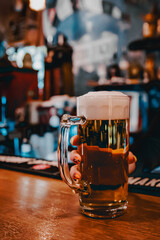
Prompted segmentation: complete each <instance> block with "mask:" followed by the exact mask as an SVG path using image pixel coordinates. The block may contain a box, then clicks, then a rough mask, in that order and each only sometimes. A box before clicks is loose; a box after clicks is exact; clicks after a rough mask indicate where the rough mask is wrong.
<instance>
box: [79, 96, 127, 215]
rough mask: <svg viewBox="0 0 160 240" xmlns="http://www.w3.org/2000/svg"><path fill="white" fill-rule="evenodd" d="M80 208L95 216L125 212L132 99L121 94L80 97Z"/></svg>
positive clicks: (85, 212)
mask: <svg viewBox="0 0 160 240" xmlns="http://www.w3.org/2000/svg"><path fill="white" fill-rule="evenodd" d="M77 115H79V116H82V115H84V116H85V117H86V119H87V120H86V123H85V124H83V125H79V127H78V136H79V144H80V145H79V147H78V151H79V153H80V155H81V158H82V161H81V164H80V172H81V181H80V182H81V184H85V185H87V188H88V191H89V193H88V194H84V193H80V206H81V210H82V212H83V213H84V214H86V215H89V216H91V217H115V216H118V215H121V214H123V213H124V212H125V210H126V208H127V195H128V162H127V156H128V149H129V99H128V97H127V96H126V95H124V94H122V93H117V92H96V93H95V92H94V93H89V94H86V95H84V96H81V97H79V98H78V105H77Z"/></svg>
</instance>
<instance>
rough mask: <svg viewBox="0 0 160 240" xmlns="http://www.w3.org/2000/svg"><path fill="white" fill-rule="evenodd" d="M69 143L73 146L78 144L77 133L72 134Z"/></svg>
mask: <svg viewBox="0 0 160 240" xmlns="http://www.w3.org/2000/svg"><path fill="white" fill-rule="evenodd" d="M70 143H71V144H72V145H74V146H78V145H79V137H78V136H77V135H75V136H73V137H72V138H71V140H70Z"/></svg>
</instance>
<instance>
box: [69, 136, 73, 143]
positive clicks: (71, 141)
mask: <svg viewBox="0 0 160 240" xmlns="http://www.w3.org/2000/svg"><path fill="white" fill-rule="evenodd" d="M70 143H71V144H72V145H73V137H72V138H71V140H70Z"/></svg>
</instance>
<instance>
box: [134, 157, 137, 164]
mask: <svg viewBox="0 0 160 240" xmlns="http://www.w3.org/2000/svg"><path fill="white" fill-rule="evenodd" d="M133 157H134V161H135V163H136V162H137V157H136V156H135V155H133Z"/></svg>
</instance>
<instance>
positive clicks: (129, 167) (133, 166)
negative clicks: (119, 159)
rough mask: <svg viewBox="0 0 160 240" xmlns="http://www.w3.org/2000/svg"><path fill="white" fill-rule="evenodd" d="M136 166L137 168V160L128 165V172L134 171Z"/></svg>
mask: <svg viewBox="0 0 160 240" xmlns="http://www.w3.org/2000/svg"><path fill="white" fill-rule="evenodd" d="M135 168H136V164H135V162H134V163H130V164H129V166H128V173H129V174H131V173H132V172H134V170H135Z"/></svg>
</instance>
